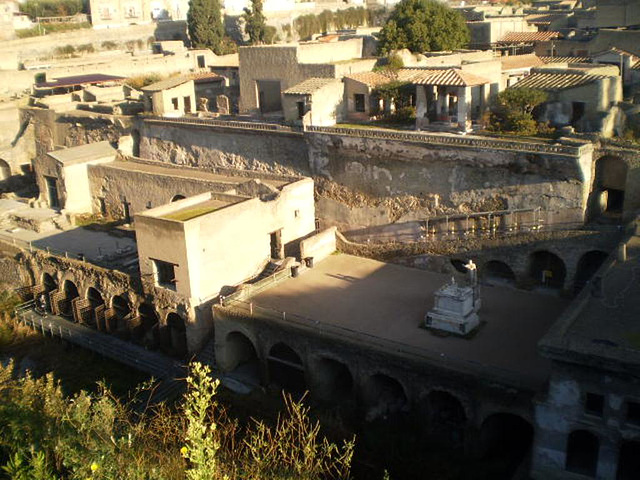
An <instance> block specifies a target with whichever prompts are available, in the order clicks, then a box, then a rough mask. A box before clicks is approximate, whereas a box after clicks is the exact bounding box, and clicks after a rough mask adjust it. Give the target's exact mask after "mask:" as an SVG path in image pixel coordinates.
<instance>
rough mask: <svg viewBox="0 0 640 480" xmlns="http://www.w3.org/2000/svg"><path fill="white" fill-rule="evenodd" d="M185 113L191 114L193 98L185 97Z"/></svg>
mask: <svg viewBox="0 0 640 480" xmlns="http://www.w3.org/2000/svg"><path fill="white" fill-rule="evenodd" d="M184 113H191V97H184Z"/></svg>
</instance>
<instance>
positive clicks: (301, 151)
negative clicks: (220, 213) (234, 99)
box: [140, 121, 310, 175]
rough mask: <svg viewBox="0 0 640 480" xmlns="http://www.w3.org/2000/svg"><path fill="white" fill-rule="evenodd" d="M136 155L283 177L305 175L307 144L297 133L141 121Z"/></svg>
mask: <svg viewBox="0 0 640 480" xmlns="http://www.w3.org/2000/svg"><path fill="white" fill-rule="evenodd" d="M140 156H141V157H142V158H148V159H151V160H158V161H161V162H167V163H173V164H176V165H188V166H192V167H200V168H203V169H205V170H208V169H212V168H214V167H230V168H238V169H249V170H256V171H261V172H269V173H277V174H284V175H294V174H297V175H299V174H309V173H310V171H309V161H308V157H307V145H306V143H305V141H304V138H303V137H302V135H300V134H288V133H279V132H261V131H255V130H244V129H230V128H218V127H209V126H207V127H199V126H197V125H176V124H173V125H169V124H163V123H162V122H150V121H145V122H144V123H143V125H142V127H141V130H140Z"/></svg>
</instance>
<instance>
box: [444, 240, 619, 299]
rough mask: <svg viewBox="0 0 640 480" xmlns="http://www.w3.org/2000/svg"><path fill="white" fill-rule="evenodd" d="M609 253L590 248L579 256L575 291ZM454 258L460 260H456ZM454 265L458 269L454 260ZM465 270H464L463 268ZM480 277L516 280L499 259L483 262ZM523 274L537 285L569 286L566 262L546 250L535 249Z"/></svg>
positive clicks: (501, 281)
mask: <svg viewBox="0 0 640 480" xmlns="http://www.w3.org/2000/svg"><path fill="white" fill-rule="evenodd" d="M608 256H609V254H608V253H607V252H604V251H602V250H591V251H588V252H586V253H585V254H583V255H582V257H580V260H579V261H578V264H577V267H576V272H575V276H574V280H573V291H574V292H575V293H577V292H579V291H580V290H582V288H584V286H585V285H586V284H587V282H588V281H589V280H590V279H591V277H593V275H594V274H595V273H596V272H597V271H598V269H599V268H600V267H601V266H602V264H603V263H604V262H605V260H606V259H607V257H608ZM455 261H456V262H460V261H459V260H455ZM453 262H454V261H452V263H453ZM454 266H455V267H456V268H457V269H459V267H458V265H457V264H456V263H454ZM462 268H464V267H462ZM461 271H463V270H461ZM464 271H465V272H466V270H464ZM480 276H481V278H483V279H484V280H487V281H489V282H491V283H493V284H503V285H504V284H509V285H515V284H516V283H517V276H516V273H515V271H514V269H513V268H511V266H509V264H507V263H506V262H504V261H502V260H489V261H487V262H485V263H484V265H482V267H481V268H480ZM526 277H527V278H528V279H529V280H530V282H532V283H533V285H536V286H540V287H547V288H553V289H564V288H569V287H567V286H566V280H567V267H566V265H565V262H564V261H563V260H562V259H561V258H560V257H559V256H558V255H556V254H554V253H552V252H549V251H547V250H540V251H536V252H533V253H532V254H531V255H530V256H529V259H528V262H527V271H526Z"/></svg>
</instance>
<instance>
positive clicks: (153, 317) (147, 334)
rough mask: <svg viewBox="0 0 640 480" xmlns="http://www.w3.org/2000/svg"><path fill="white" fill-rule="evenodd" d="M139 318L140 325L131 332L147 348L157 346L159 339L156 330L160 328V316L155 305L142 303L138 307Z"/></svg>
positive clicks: (135, 339)
mask: <svg viewBox="0 0 640 480" xmlns="http://www.w3.org/2000/svg"><path fill="white" fill-rule="evenodd" d="M138 320H139V322H138V325H136V327H135V328H134V329H133V330H132V332H131V335H132V336H133V339H134V341H137V342H140V343H142V344H143V345H144V346H145V347H147V348H152V349H153V348H156V347H157V346H158V341H157V338H156V335H154V330H156V331H157V329H158V321H159V318H158V314H157V313H156V309H155V308H154V307H153V305H151V304H149V303H141V304H140V306H139V307H138ZM156 333H157V332H156Z"/></svg>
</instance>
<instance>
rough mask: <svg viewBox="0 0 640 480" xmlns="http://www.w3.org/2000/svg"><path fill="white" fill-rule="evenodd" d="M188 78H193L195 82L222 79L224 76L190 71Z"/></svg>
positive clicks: (219, 80) (218, 80)
mask: <svg viewBox="0 0 640 480" xmlns="http://www.w3.org/2000/svg"><path fill="white" fill-rule="evenodd" d="M189 78H191V80H193V81H194V82H195V83H206V82H221V81H224V77H221V76H220V75H217V74H215V73H212V72H201V73H192V74H191V75H189Z"/></svg>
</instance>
